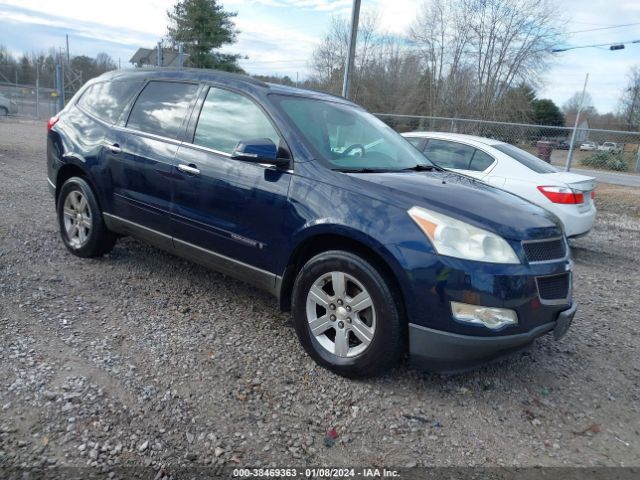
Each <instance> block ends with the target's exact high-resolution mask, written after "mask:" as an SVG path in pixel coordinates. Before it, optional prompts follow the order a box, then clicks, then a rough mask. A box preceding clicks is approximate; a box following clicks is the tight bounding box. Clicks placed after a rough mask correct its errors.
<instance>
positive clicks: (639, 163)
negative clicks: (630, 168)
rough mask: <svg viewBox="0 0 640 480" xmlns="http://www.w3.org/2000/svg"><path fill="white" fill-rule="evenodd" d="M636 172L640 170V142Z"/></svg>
mask: <svg viewBox="0 0 640 480" xmlns="http://www.w3.org/2000/svg"><path fill="white" fill-rule="evenodd" d="M636 172H640V143H639V144H638V151H637V152H636Z"/></svg>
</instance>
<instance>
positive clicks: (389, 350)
mask: <svg viewBox="0 0 640 480" xmlns="http://www.w3.org/2000/svg"><path fill="white" fill-rule="evenodd" d="M292 312H293V316H294V322H295V328H296V333H297V335H298V338H299V339H300V342H301V343H302V346H303V347H304V348H305V350H306V351H307V353H308V354H309V355H310V356H311V357H312V358H313V359H314V360H315V361H316V362H317V363H318V364H320V365H322V366H323V367H326V368H328V369H330V370H332V371H334V372H336V373H338V374H340V375H344V376H347V377H360V376H370V375H376V374H378V373H380V372H382V371H384V370H386V369H388V368H390V367H391V366H393V365H394V364H395V363H396V362H397V361H398V359H399V358H400V356H401V354H402V352H403V348H404V343H403V335H402V332H403V328H402V323H401V317H400V313H399V309H398V305H397V302H396V299H394V296H393V294H392V291H391V289H390V288H389V285H387V283H386V282H385V280H384V279H383V278H382V275H381V274H380V272H379V271H378V269H376V268H375V267H374V266H373V265H372V264H371V263H370V262H368V261H367V260H365V259H364V258H362V257H360V256H358V255H355V254H353V253H350V252H346V251H339V250H335V251H328V252H324V253H321V254H318V255H316V256H315V257H313V258H311V259H310V260H309V261H308V262H307V263H306V264H305V265H304V266H303V267H302V269H301V270H300V272H299V273H298V276H297V278H296V282H295V286H294V290H293V305H292Z"/></svg>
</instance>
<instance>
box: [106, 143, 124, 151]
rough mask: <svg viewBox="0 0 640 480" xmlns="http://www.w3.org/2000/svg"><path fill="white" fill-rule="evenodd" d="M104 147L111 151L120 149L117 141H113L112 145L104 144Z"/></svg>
mask: <svg viewBox="0 0 640 480" xmlns="http://www.w3.org/2000/svg"><path fill="white" fill-rule="evenodd" d="M105 147H107V150H109V151H110V152H111V153H120V152H121V151H122V149H121V148H120V145H118V144H117V143H114V144H113V145H105Z"/></svg>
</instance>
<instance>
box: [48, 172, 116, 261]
mask: <svg viewBox="0 0 640 480" xmlns="http://www.w3.org/2000/svg"><path fill="white" fill-rule="evenodd" d="M57 211H58V223H59V225H60V235H61V236H62V241H63V242H64V244H65V246H66V247H67V249H68V250H69V251H70V252H71V253H73V254H74V255H77V256H79V257H97V256H100V255H103V254H105V253H108V252H109V251H110V250H111V249H112V248H113V245H114V244H115V242H116V236H115V234H113V233H112V232H110V231H109V230H107V227H106V226H105V224H104V221H103V220H102V211H101V210H100V207H99V205H98V200H97V199H96V196H95V194H94V193H93V190H92V189H91V187H90V186H89V184H88V183H87V181H86V180H84V179H83V178H81V177H71V178H69V179H68V180H67V181H66V182H64V184H63V185H62V188H61V189H60V195H58V205H57Z"/></svg>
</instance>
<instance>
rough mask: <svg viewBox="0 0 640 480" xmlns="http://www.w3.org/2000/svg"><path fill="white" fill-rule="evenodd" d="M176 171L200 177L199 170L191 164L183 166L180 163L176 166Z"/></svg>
mask: <svg viewBox="0 0 640 480" xmlns="http://www.w3.org/2000/svg"><path fill="white" fill-rule="evenodd" d="M178 170H180V171H181V172H184V173H190V174H191V175H200V170H198V168H197V167H196V166H195V165H193V164H191V165H185V164H183V163H180V164H178Z"/></svg>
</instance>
